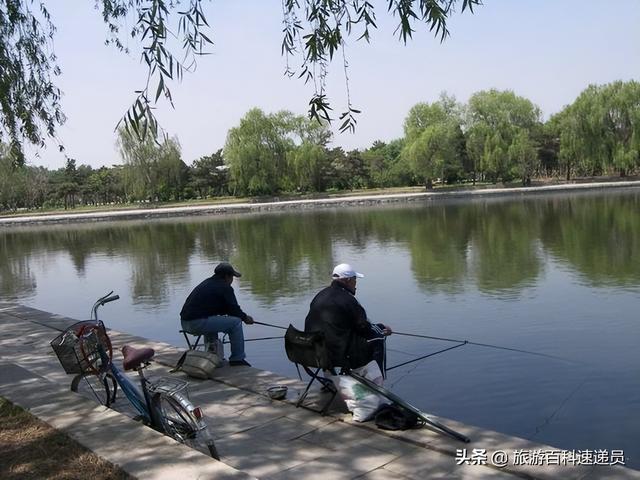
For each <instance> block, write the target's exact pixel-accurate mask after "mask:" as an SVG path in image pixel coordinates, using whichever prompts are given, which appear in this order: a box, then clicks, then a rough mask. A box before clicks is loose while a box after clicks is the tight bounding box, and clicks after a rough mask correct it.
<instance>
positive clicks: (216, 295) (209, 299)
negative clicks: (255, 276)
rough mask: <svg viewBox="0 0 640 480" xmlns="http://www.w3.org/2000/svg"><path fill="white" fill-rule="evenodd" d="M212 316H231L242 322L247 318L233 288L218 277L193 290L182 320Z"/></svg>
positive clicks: (183, 309)
mask: <svg viewBox="0 0 640 480" xmlns="http://www.w3.org/2000/svg"><path fill="white" fill-rule="evenodd" d="M212 315H231V316H233V317H238V318H240V319H242V320H244V319H245V318H247V314H246V313H244V312H243V311H242V309H241V308H240V305H238V301H237V300H236V295H235V293H234V292H233V287H232V286H231V285H229V284H228V283H227V282H226V281H225V279H224V277H221V276H218V275H214V276H212V277H209V278H207V279H206V280H204V281H203V282H202V283H200V285H198V286H197V287H196V288H194V289H193V291H192V292H191V293H190V294H189V296H188V297H187V300H186V301H185V302H184V306H183V307H182V311H181V312H180V319H182V320H196V319H199V318H206V317H211V316H212Z"/></svg>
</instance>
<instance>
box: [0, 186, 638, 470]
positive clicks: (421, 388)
mask: <svg viewBox="0 0 640 480" xmlns="http://www.w3.org/2000/svg"><path fill="white" fill-rule="evenodd" d="M0 247H1V249H0V292H1V295H2V298H3V299H4V300H10V301H16V302H19V303H23V304H26V305H29V306H33V307H36V308H40V309H42V310H46V311H50V312H55V313H59V314H63V315H67V316H70V317H74V318H80V319H82V318H88V317H89V310H90V307H91V305H92V303H93V301H94V300H95V299H96V298H97V297H99V296H101V295H103V294H105V293H107V292H109V291H110V290H114V291H115V292H116V293H118V294H119V295H120V297H121V300H120V301H119V302H114V303H111V304H109V305H108V306H105V307H104V308H103V309H102V317H103V319H104V320H105V323H106V324H107V325H108V326H109V327H111V328H115V329H118V330H122V331H126V332H130V333H133V334H137V335H141V336H145V337H149V338H153V339H157V340H162V341H167V342H170V343H173V344H176V345H182V344H184V339H183V338H182V337H181V335H180V334H179V333H178V329H179V320H178V314H179V311H180V308H181V307H182V303H183V302H184V299H185V298H186V296H187V294H188V293H189V291H190V290H191V289H192V288H193V287H194V286H195V285H196V284H197V283H199V282H200V281H201V280H202V279H204V278H205V277H206V276H209V275H211V274H212V270H213V267H214V266H215V265H216V264H217V262H219V261H221V260H230V261H231V262H232V263H233V264H234V266H235V267H236V268H237V269H238V270H240V271H241V272H242V274H243V276H242V278H240V279H237V280H236V281H235V282H234V287H235V289H236V295H237V297H238V300H239V302H240V304H241V306H242V307H243V309H244V310H245V311H246V312H248V313H249V314H251V315H253V316H254V318H255V319H256V320H258V321H261V322H266V323H271V324H276V325H282V326H287V325H289V323H292V324H293V325H295V326H297V327H299V328H302V326H303V325H304V317H305V315H306V313H307V310H308V305H309V302H310V301H311V299H312V298H313V296H314V295H315V294H316V293H317V291H318V290H320V289H321V288H322V287H324V286H326V285H327V284H328V283H329V282H330V275H331V271H332V269H333V266H334V265H335V264H337V263H341V262H348V263H351V264H353V265H354V266H355V267H356V269H357V270H358V271H361V272H363V273H364V274H365V278H363V279H361V280H359V281H358V293H357V296H358V299H359V300H360V302H361V303H362V304H363V306H364V307H365V308H366V309H367V312H368V314H369V316H370V318H371V319H372V320H373V321H375V322H384V323H388V324H389V325H390V326H391V327H392V328H394V329H395V330H396V331H399V332H408V333H417V334H424V335H432V336H439V337H451V338H457V339H463V340H464V339H466V340H470V341H473V342H480V343H488V344H494V345H499V346H505V347H509V348H516V349H524V350H529V351H533V352H537V353H542V354H546V355H552V356H557V357H561V358H562V359H555V358H549V357H544V356H539V355H531V354H525V353H519V352H514V351H507V350H498V349H491V348H486V347H479V346H472V345H465V346H463V347H460V348H456V349H454V350H451V351H449V352H445V353H441V354H438V355H435V356H433V357H430V358H428V359H425V360H422V361H418V362H414V363H411V364H408V365H406V366H404V367H400V368H397V369H394V370H392V371H391V372H389V377H388V379H387V383H386V385H387V386H388V387H390V388H392V389H393V390H394V391H395V392H396V393H398V394H400V395H401V396H404V397H405V398H407V400H409V401H410V402H411V403H413V404H415V405H416V406H418V407H420V408H422V409H423V410H425V411H427V412H432V413H434V414H437V415H441V416H444V417H449V418H454V419H456V420H459V421H462V422H466V423H469V424H473V425H478V426H482V427H486V428H489V429H492V430H497V431H500V432H504V433H507V434H511V435H516V436H520V437H525V438H529V439H533V440H535V441H538V442H542V443H546V444H550V445H553V446H557V447H562V448H566V449H592V450H593V449H606V450H609V451H611V450H624V453H625V455H626V457H627V465H629V466H631V467H634V468H640V442H638V438H639V437H640V415H639V414H638V412H639V411H640V349H639V348H638V341H639V340H640V321H639V317H638V313H637V312H638V307H639V304H640V189H638V188H632V189H616V190H614V191H609V192H604V191H591V192H580V193H570V194H569V193H564V194H539V195H531V196H527V197H525V196H513V197H501V198H491V199H489V198H484V199H483V198H476V199H458V200H447V201H433V200H431V201H429V200H424V201H419V202H413V203H409V204H404V205H402V206H398V205H395V206H384V207H372V208H355V207H354V208H335V209H324V210H314V211H307V212H292V213H271V214H269V213H265V214H245V215H238V216H224V217H213V216H212V217H196V218H189V219H184V218H183V219H175V220H145V221H129V222H119V223H97V224H91V225H87V224H78V225H54V226H34V227H20V228H3V229H2V230H0ZM281 333H282V331H281V330H276V329H273V328H268V327H264V326H258V325H254V326H245V336H246V337H247V338H260V337H265V336H273V335H279V334H281ZM452 345H453V344H451V343H446V342H441V341H434V340H427V339H421V338H412V337H406V336H399V335H394V336H392V337H390V338H389V340H388V350H389V351H388V365H389V366H394V365H396V364H399V363H402V362H404V361H407V360H410V359H412V358H417V357H418V356H421V355H426V354H428V353H431V352H436V351H438V350H441V349H443V348H447V347H449V346H452ZM247 354H248V360H249V361H250V362H251V363H252V364H253V365H254V366H256V367H258V368H263V369H267V370H272V371H275V372H279V373H283V374H286V375H288V376H295V375H296V373H295V368H294V367H293V366H292V365H291V364H289V362H288V361H287V359H286V357H285V354H284V348H283V344H282V341H281V340H265V341H257V342H251V343H247ZM480 447H481V446H480Z"/></svg>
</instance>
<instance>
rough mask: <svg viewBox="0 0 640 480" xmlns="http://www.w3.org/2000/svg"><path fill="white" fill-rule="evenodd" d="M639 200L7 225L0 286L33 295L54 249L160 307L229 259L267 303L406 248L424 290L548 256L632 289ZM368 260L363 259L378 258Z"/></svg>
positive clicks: (527, 278) (510, 277)
mask: <svg viewBox="0 0 640 480" xmlns="http://www.w3.org/2000/svg"><path fill="white" fill-rule="evenodd" d="M639 203H640V195H639V194H638V193H636V192H625V193H622V192H620V193H616V194H604V195H603V194H589V195H580V194H578V195H576V194H573V195H563V196H557V195H556V196H545V197H539V198H533V199H526V200H524V199H520V200H513V199H500V200H492V201H489V200H482V201H456V202H446V203H445V202H443V203H440V204H438V203H435V204H431V203H430V204H420V205H413V206H402V207H387V208H371V209H362V208H336V209H332V210H322V211H313V212H289V213H277V214H268V215H263V214H256V215H238V216H227V217H215V218H204V217H198V218H196V219H180V220H162V221H141V222H119V223H103V224H97V225H58V226H53V227H46V228H44V227H33V228H21V229H7V230H5V231H4V232H3V233H2V234H1V235H0V246H1V247H2V248H1V250H0V289H1V292H2V295H3V297H5V298H19V297H24V296H27V295H33V294H34V293H35V291H36V283H37V278H36V277H35V275H34V273H33V265H34V263H33V262H35V261H39V262H40V263H39V265H42V266H43V268H48V266H49V263H51V264H53V261H52V260H51V258H53V256H54V255H55V254H57V253H60V252H61V253H64V254H65V255H68V256H69V258H70V259H71V264H72V265H73V267H74V269H75V271H76V274H77V275H78V276H85V275H86V271H87V268H88V264H89V263H90V262H92V261H93V260H92V259H93V258H94V257H96V258H98V257H107V258H113V259H125V260H127V261H128V262H129V264H130V271H129V272H128V275H129V279H130V282H131V294H132V296H133V300H134V303H144V304H149V305H152V304H155V305H158V304H163V303H165V302H167V301H168V299H167V297H168V295H169V292H170V287H171V286H173V285H176V284H184V283H185V282H188V281H190V278H191V276H190V270H191V269H192V268H193V266H194V265H196V264H201V263H202V262H205V263H210V264H211V266H212V268H213V266H214V265H215V263H217V262H219V261H221V260H230V261H232V262H234V264H235V265H236V266H237V267H238V269H239V270H240V271H242V272H243V278H242V285H243V287H245V286H246V288H247V289H248V290H249V291H250V292H251V293H252V294H253V295H254V296H256V297H257V299H258V300H259V301H261V302H264V303H265V304H274V303H275V302H276V301H277V300H278V299H279V298H281V297H286V298H295V297H296V296H298V295H308V292H309V291H315V290H316V289H317V288H320V287H321V286H323V285H326V284H327V283H328V282H329V275H330V272H331V269H332V268H333V265H334V263H335V262H336V261H352V260H351V259H343V258H337V256H338V254H342V253H341V252H342V249H343V248H348V249H350V250H354V251H356V252H363V253H365V259H366V258H368V257H367V255H369V252H373V251H374V250H375V249H378V248H382V251H384V249H386V248H393V249H396V250H399V251H400V252H406V254H407V255H408V256H409V258H410V265H411V270H412V272H413V275H414V278H415V281H416V283H417V284H418V285H419V286H420V288H422V289H423V290H424V291H425V292H427V293H430V294H432V293H435V292H442V293H446V294H458V293H461V292H463V291H465V289H466V288H468V287H469V286H470V285H474V284H475V286H476V287H477V288H478V289H479V290H480V291H483V292H486V293H490V294H502V293H507V294H513V293H516V294H517V293H518V292H520V291H522V289H524V288H526V287H527V286H528V285H531V284H532V283H533V282H535V281H536V279H537V278H538V277H539V275H540V274H541V272H542V270H543V265H544V263H543V255H544V254H545V253H546V252H550V253H551V254H552V255H553V257H554V258H556V259H558V260H560V261H563V262H566V264H567V265H569V266H570V267H571V268H573V269H575V270H576V271H578V272H579V273H580V274H581V276H582V277H583V278H584V279H585V281H587V282H589V283H591V284H592V285H594V286H598V285H612V286H617V285H623V286H624V285H636V284H637V283H638V279H639V278H640V215H638V211H640V205H639ZM375 255H376V254H374V253H371V254H370V255H369V256H370V257H371V259H370V261H371V262H384V258H373V257H374V256H375ZM99 261H100V260H99V258H98V260H96V263H97V265H98V268H99V267H100V263H99ZM361 268H363V269H366V265H362V266H361Z"/></svg>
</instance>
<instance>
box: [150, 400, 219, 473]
mask: <svg viewBox="0 0 640 480" xmlns="http://www.w3.org/2000/svg"><path fill="white" fill-rule="evenodd" d="M152 402H153V407H154V409H155V411H156V412H157V413H158V416H159V421H160V422H161V423H162V425H161V427H162V430H163V433H164V434H165V435H168V436H170V437H171V438H173V439H174V440H177V441H178V442H180V443H184V444H185V445H187V446H189V447H191V448H195V449H196V450H199V451H201V452H203V453H206V454H208V455H211V456H212V457H213V458H215V459H216V460H220V456H219V455H218V451H217V449H216V446H215V443H214V441H213V438H212V436H211V434H210V432H209V427H208V426H207V424H206V422H205V421H204V418H202V417H201V416H200V417H198V416H197V415H196V413H195V410H196V409H195V407H194V406H193V404H192V403H191V401H189V399H187V397H185V396H184V395H182V394H180V393H173V394H165V393H157V394H155V395H154V396H153V399H152ZM198 410H199V409H198Z"/></svg>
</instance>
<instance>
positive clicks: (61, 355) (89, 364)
mask: <svg viewBox="0 0 640 480" xmlns="http://www.w3.org/2000/svg"><path fill="white" fill-rule="evenodd" d="M99 345H100V346H102V349H103V351H104V352H105V353H107V355H109V353H110V352H111V341H110V340H109V336H108V335H107V331H106V329H105V327H104V324H103V323H102V322H100V321H98V322H96V321H93V320H86V321H83V322H78V323H74V324H73V325H71V326H70V327H69V328H67V329H66V330H65V331H64V332H62V333H61V334H60V335H58V336H57V337H56V338H54V339H53V340H52V341H51V348H53V351H54V352H55V354H56V355H57V357H58V360H59V361H60V364H61V365H62V368H64V371H65V372H66V373H72V374H78V373H81V374H84V375H86V374H91V373H97V371H98V370H99V369H100V367H102V357H101V355H100V350H99V348H98V346H99Z"/></svg>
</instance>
